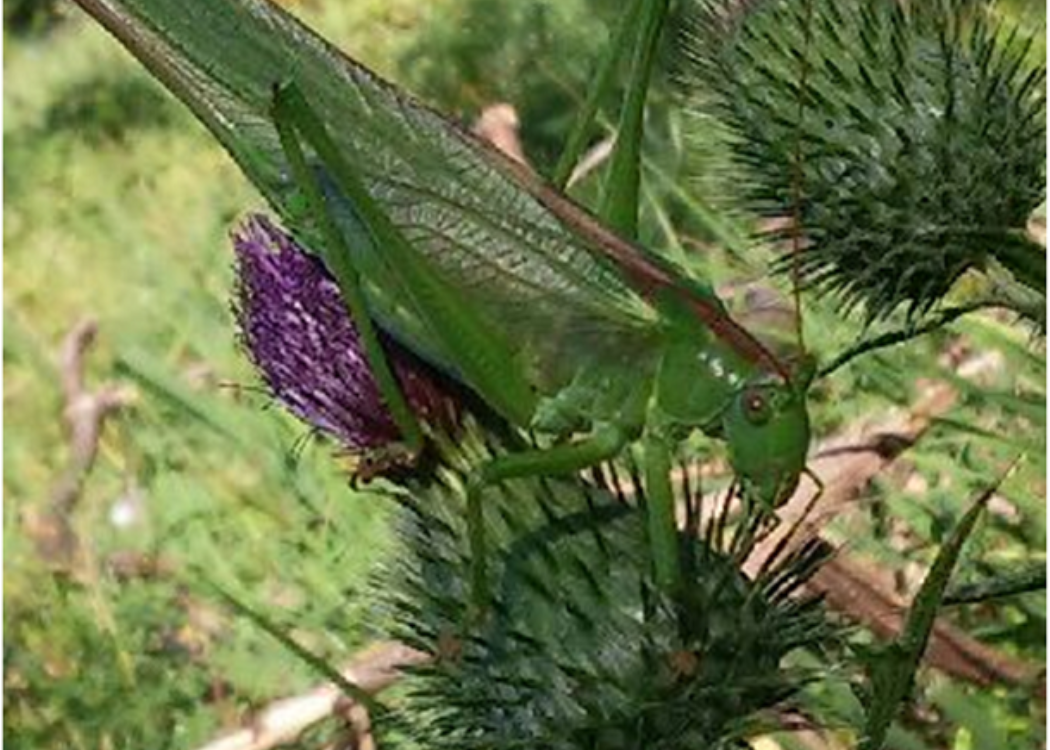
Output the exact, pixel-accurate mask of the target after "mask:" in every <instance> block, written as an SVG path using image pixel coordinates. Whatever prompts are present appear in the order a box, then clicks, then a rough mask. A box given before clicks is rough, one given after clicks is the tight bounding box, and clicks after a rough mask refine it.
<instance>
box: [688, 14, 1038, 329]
mask: <svg viewBox="0 0 1050 750" xmlns="http://www.w3.org/2000/svg"><path fill="white" fill-rule="evenodd" d="M695 7H698V8H699V9H700V10H699V11H698V12H697V14H696V23H695V25H694V26H693V30H692V33H691V34H689V35H687V36H686V45H685V46H686V49H687V51H688V57H689V59H690V63H689V65H688V66H687V70H686V71H685V75H684V76H683V78H684V79H685V80H687V81H688V84H687V89H688V92H691V93H689V94H687V95H690V96H691V98H692V99H694V100H695V101H697V102H698V103H699V104H700V105H701V106H703V107H704V108H706V109H708V112H709V113H713V114H714V115H715V116H716V118H717V119H718V120H719V121H720V122H722V123H723V124H724V125H726V126H727V127H728V129H729V132H730V141H731V150H732V152H733V155H734V157H735V158H734V167H735V169H734V174H733V184H734V186H742V188H743V191H742V192H743V196H742V197H743V198H744V199H745V203H746V204H747V205H748V206H749V207H750V208H751V209H753V210H754V211H756V212H757V213H759V214H761V215H765V216H776V217H779V218H787V219H789V221H787V222H783V221H782V222H780V226H781V227H782V229H781V231H780V232H779V233H778V236H779V237H781V238H783V237H785V236H787V237H791V236H792V235H793V234H794V233H795V232H796V231H797V232H798V233H800V234H801V236H802V239H803V241H802V243H801V244H802V250H801V252H800V254H799V257H798V258H797V259H794V258H790V259H786V260H785V261H784V262H783V263H781V268H782V269H784V270H787V269H788V268H791V267H792V265H793V264H794V263H796V262H797V263H798V266H797V271H799V276H800V277H801V280H802V281H803V282H804V283H805V284H807V285H808V286H810V287H811V288H813V289H814V290H816V291H820V292H824V293H827V294H830V295H831V296H832V297H835V298H837V299H838V300H840V301H841V302H842V303H843V304H844V305H845V306H846V307H847V308H850V307H853V306H858V307H862V308H864V309H865V310H866V313H867V316H868V317H869V319H874V318H880V317H884V316H887V315H889V314H890V313H892V312H893V311H895V310H897V309H900V308H904V309H905V310H906V311H907V312H908V313H909V314H912V315H919V314H922V313H924V312H926V311H927V310H929V309H930V308H931V307H932V306H934V305H935V304H936V303H937V302H938V301H939V300H941V299H942V298H943V297H944V296H945V295H946V294H947V293H948V291H949V290H950V288H951V287H952V285H953V284H954V282H955V281H956V280H957V279H958V278H959V277H960V275H962V274H963V273H964V272H966V271H967V270H970V269H976V270H979V271H980V270H984V269H986V268H987V267H988V264H989V261H990V260H993V259H994V260H995V261H998V263H1000V264H1001V265H1003V266H1005V267H1006V268H1008V269H1009V270H1010V271H1011V272H1012V273H1013V274H1014V276H1015V277H1016V278H1017V280H1018V281H1020V282H1022V283H1024V284H1025V285H1027V286H1029V287H1032V288H1034V289H1036V290H1037V291H1039V292H1043V291H1045V283H1046V281H1045V271H1044V268H1043V266H1044V263H1045V252H1044V251H1043V250H1042V248H1041V247H1039V246H1037V245H1036V244H1035V243H1033V242H1031V241H1029V240H1028V239H1027V238H1026V236H1025V232H1024V228H1025V225H1026V222H1027V220H1028V217H1029V215H1030V213H1031V212H1032V211H1033V209H1035V208H1036V206H1038V205H1039V203H1040V202H1041V200H1042V199H1043V195H1044V190H1045V184H1044V183H1045V163H1046V156H1045V135H1044V133H1045V119H1046V114H1045V97H1044V95H1043V82H1044V80H1045V69H1044V67H1043V66H1042V65H1040V64H1037V63H1034V62H1033V61H1032V59H1031V56H1030V55H1029V50H1030V49H1031V41H1030V40H1026V39H1025V38H1023V35H1022V34H1017V33H1008V32H1007V30H1004V29H1001V28H997V27H995V26H994V24H993V22H992V21H991V20H989V19H990V16H989V15H988V14H987V13H986V12H985V9H984V8H983V5H982V4H981V3H974V2H972V1H971V0H929V1H928V2H915V3H906V2H897V1H896V0H869V1H865V2H859V1H858V0H847V1H846V2H843V0H769V1H768V2H736V0H699V1H698V2H697V3H696V6H695ZM692 93H700V96H698V97H697V96H692ZM785 226H786V227H787V228H786V229H783V227H785Z"/></svg>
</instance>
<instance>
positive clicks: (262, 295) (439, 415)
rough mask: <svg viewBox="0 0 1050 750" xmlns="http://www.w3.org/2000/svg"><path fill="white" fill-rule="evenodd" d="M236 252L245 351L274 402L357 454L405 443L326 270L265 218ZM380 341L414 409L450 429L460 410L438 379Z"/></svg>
mask: <svg viewBox="0 0 1050 750" xmlns="http://www.w3.org/2000/svg"><path fill="white" fill-rule="evenodd" d="M233 245H234V250H235V252H236V256H237V261H236V272H237V283H236V288H235V296H234V302H233V308H234V314H235V315H236V318H237V322H238V324H239V326H240V339H241V343H242V344H243V346H244V348H245V349H246V351H247V352H248V356H249V357H250V358H251V360H252V362H253V363H254V365H255V366H256V368H257V369H258V370H259V372H260V373H261V375H262V377H263V380H264V381H265V382H266V384H267V386H268V387H269V389H270V391H271V392H272V393H273V395H274V396H276V397H277V399H278V400H280V401H281V403H283V404H284V405H285V406H286V407H287V408H288V409H289V410H290V411H291V412H292V413H293V414H295V415H296V416H297V417H299V418H300V419H302V420H303V421H304V422H307V423H308V424H310V425H312V426H314V427H316V428H317V429H319V430H322V431H324V432H326V433H328V434H329V435H331V436H333V437H334V438H336V439H337V440H338V441H339V442H340V443H342V444H343V445H344V446H345V447H347V448H349V449H351V450H367V449H372V448H379V447H381V446H385V445H388V444H390V443H392V442H395V441H396V440H398V438H399V436H400V435H399V432H398V429H397V426H396V425H395V424H394V420H393V419H392V418H391V416H390V412H389V411H388V410H387V408H386V406H385V405H384V404H383V401H382V397H381V396H380V394H379V389H378V387H377V386H376V382H375V378H374V377H373V375H372V371H371V369H370V368H369V366H368V363H367V361H366V360H365V354H364V350H363V349H362V346H361V340H360V338H359V336H358V333H357V329H356V328H355V326H354V324H353V321H352V320H351V318H350V313H349V312H348V310H347V308H346V306H345V304H344V303H343V299H342V295H341V294H340V292H339V287H338V286H337V285H336V283H335V281H334V280H333V279H332V278H331V276H329V274H328V272H327V270H326V269H325V268H324V265H323V264H322V263H321V261H320V260H318V259H317V258H316V257H314V256H313V255H310V254H309V253H308V252H306V251H305V250H303V249H302V248H301V247H300V246H299V245H297V244H296V243H295V241H294V240H293V239H292V238H291V237H289V236H288V235H286V234H285V233H284V232H282V231H281V230H280V229H278V228H277V227H275V226H274V225H273V224H272V223H271V222H270V220H269V219H267V218H266V217H264V216H260V215H255V216H251V217H249V218H248V220H247V221H245V222H244V223H243V224H242V225H241V227H240V228H239V229H238V231H237V232H235V233H234V236H233ZM380 336H381V338H383V342H382V343H383V346H384V348H385V350H386V353H387V356H388V357H389V358H390V362H391V365H392V367H393V370H394V375H395V377H396V378H397V379H398V381H399V382H400V384H401V388H402V391H403V392H404V393H405V396H406V398H407V400H408V404H409V406H410V407H411V408H412V410H413V411H414V412H415V413H416V415H417V416H419V417H420V418H422V419H423V420H426V421H430V422H438V423H443V424H445V425H446V426H447V425H448V424H449V423H450V421H451V419H452V404H451V401H450V399H449V398H448V394H447V392H446V391H444V390H443V389H442V388H441V387H440V386H439V385H438V383H437V376H436V373H434V372H433V370H431V369H430V368H429V367H428V366H427V365H426V364H425V363H423V362H422V361H420V360H419V359H418V358H417V357H415V356H413V355H412V354H411V353H410V352H408V351H407V350H405V349H404V348H402V347H400V346H398V345H397V344H396V343H395V342H393V341H392V340H390V339H389V338H388V337H387V338H384V337H383V336H382V333H381V334H380Z"/></svg>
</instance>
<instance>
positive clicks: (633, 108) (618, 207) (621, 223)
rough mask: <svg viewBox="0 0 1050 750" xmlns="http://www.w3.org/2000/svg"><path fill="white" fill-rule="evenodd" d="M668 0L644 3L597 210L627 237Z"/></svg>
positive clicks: (634, 214) (633, 221)
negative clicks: (647, 108)
mask: <svg viewBox="0 0 1050 750" xmlns="http://www.w3.org/2000/svg"><path fill="white" fill-rule="evenodd" d="M669 7H670V0H650V2H647V3H646V4H645V13H644V16H643V18H642V19H641V31H640V34H639V35H638V39H637V44H636V45H635V48H634V57H633V59H632V63H631V76H630V79H629V82H628V87H627V96H626V97H625V99H624V103H623V108H622V109H621V110H620V121H619V123H618V124H617V128H616V147H615V149H614V151H613V156H612V166H611V167H610V169H609V176H608V178H607V180H606V183H605V195H604V196H603V199H602V207H601V211H600V212H599V213H600V215H601V216H602V218H603V219H605V220H606V221H607V222H608V223H609V225H610V226H611V227H612V228H613V229H615V230H616V231H617V232H619V233H620V234H621V235H622V236H623V237H625V238H627V239H635V237H636V236H637V234H638V193H639V184H640V182H641V151H642V133H643V129H644V127H643V122H644V119H645V98H646V94H647V93H648V91H649V82H650V79H651V76H652V69H653V61H654V60H655V58H656V49H657V46H658V43H659V41H660V31H661V30H662V29H663V22H664V18H665V17H666V16H667V11H668V8H669Z"/></svg>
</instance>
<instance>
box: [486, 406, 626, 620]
mask: <svg viewBox="0 0 1050 750" xmlns="http://www.w3.org/2000/svg"><path fill="white" fill-rule="evenodd" d="M631 439H632V436H631V435H630V434H629V433H628V431H627V430H625V429H624V428H623V427H620V426H619V425H615V424H604V425H598V426H596V427H595V429H594V431H593V432H592V433H591V434H590V435H589V436H588V437H585V438H583V439H581V440H577V441H575V442H572V443H564V444H561V445H555V446H553V447H551V448H546V449H542V450H534V451H523V452H521V453H513V454H510V455H507V456H500V457H499V458H495V459H493V460H492V461H490V462H488V463H486V464H483V465H482V466H481V467H480V468H479V469H478V472H477V474H476V475H475V476H474V477H473V478H472V480H471V482H470V484H469V486H468V487H467V534H468V535H469V537H470V558H471V598H472V600H473V607H474V610H475V613H480V612H483V611H484V609H485V606H486V604H487V601H488V580H487V577H488V565H487V552H488V550H487V548H486V543H485V524H484V518H483V509H482V507H481V501H482V493H483V492H484V489H485V487H487V486H489V485H492V484H498V483H499V482H503V481H505V480H508V479H526V478H528V477H543V476H552V475H565V474H575V473H576V472H579V471H583V470H584V469H587V468H589V467H591V466H596V465H598V464H600V463H602V462H604V461H608V460H610V459H612V458H615V457H616V456H618V455H619V454H620V452H621V451H622V450H623V449H624V447H625V446H626V445H627V443H628V442H630V440H631Z"/></svg>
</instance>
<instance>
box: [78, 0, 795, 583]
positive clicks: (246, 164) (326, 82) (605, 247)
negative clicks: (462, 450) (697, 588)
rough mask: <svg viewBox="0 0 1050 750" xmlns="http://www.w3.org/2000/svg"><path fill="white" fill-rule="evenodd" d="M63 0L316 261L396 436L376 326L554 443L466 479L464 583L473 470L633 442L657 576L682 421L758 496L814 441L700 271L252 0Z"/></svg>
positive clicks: (531, 463) (780, 488)
mask: <svg viewBox="0 0 1050 750" xmlns="http://www.w3.org/2000/svg"><path fill="white" fill-rule="evenodd" d="M77 1H78V3H79V4H80V5H81V6H82V7H83V8H84V9H85V10H87V11H88V12H89V13H90V14H91V15H92V16H94V17H95V18H96V19H97V20H98V21H99V22H101V23H102V24H103V25H104V26H106V28H107V29H109V31H110V32H111V33H113V34H114V35H115V36H116V37H117V38H118V39H119V40H120V41H121V42H122V43H123V44H124V45H125V46H126V47H127V48H128V49H129V50H130V51H131V52H132V53H134V54H135V55H136V56H137V57H138V58H139V59H140V60H141V61H142V62H143V63H144V64H145V65H146V66H147V67H148V68H149V69H150V70H151V71H152V72H153V73H154V75H156V76H157V77H158V78H159V79H160V80H161V81H162V82H163V83H165V84H166V85H167V86H168V88H170V89H171V90H172V91H173V92H174V93H175V94H176V95H178V96H179V97H180V98H181V99H182V100H183V102H184V103H186V104H187V105H188V106H189V107H190V108H191V109H192V110H193V111H194V113H195V114H196V115H197V116H198V117H199V119H200V120H201V121H203V122H204V124H205V125H206V126H207V127H208V128H209V129H210V130H211V131H212V133H213V134H214V135H215V136H216V137H217V138H218V139H219V140H220V141H221V142H222V144H223V145H224V146H225V147H226V149H227V150H228V151H229V152H230V154H231V155H232V156H233V158H234V159H235V160H236V161H237V163H238V164H239V165H240V167H241V168H242V170H243V171H244V173H245V174H246V175H247V176H248V177H249V178H250V179H251V180H252V182H254V183H255V185H256V186H257V187H258V188H259V189H260V190H261V192H262V193H263V195H264V196H265V197H266V198H267V200H268V201H269V202H270V203H271V204H272V205H273V207H274V208H275V209H276V210H277V211H278V212H279V213H280V215H281V216H282V218H283V220H284V221H285V223H286V224H287V225H288V226H289V227H290V228H291V229H292V230H293V231H294V232H295V233H296V234H297V235H298V236H299V237H300V238H301V239H302V240H303V242H304V244H305V245H306V246H308V247H310V248H312V249H313V250H314V251H315V252H317V253H318V255H319V256H320V257H321V258H322V259H323V260H324V262H325V263H326V265H327V266H328V268H329V270H330V271H331V273H332V274H333V276H334V277H335V279H336V281H337V282H338V284H339V286H340V288H341V289H342V291H343V295H344V297H345V299H346V302H347V304H348V306H349V308H350V310H351V313H352V314H353V315H354V317H355V320H356V321H357V322H358V324H359V325H360V327H361V328H362V333H363V341H364V342H365V345H366V349H367V353H368V356H369V361H370V364H371V365H372V366H373V367H374V369H375V371H376V373H377V381H378V383H379V385H380V388H381V390H382V393H383V396H384V398H385V400H386V402H387V405H388V406H389V407H390V409H391V412H392V414H393V416H394V417H395V420H396V421H397V424H398V426H399V428H400V430H401V432H402V435H403V438H404V440H405V441H406V443H408V444H409V447H410V448H412V449H414V450H416V449H419V448H420V441H421V439H422V437H421V436H422V432H421V431H420V429H419V428H418V426H417V425H415V423H414V422H413V419H412V416H411V413H410V412H409V410H408V409H407V407H406V406H405V402H404V398H403V396H402V395H401V394H400V393H399V392H398V390H397V388H396V385H395V383H394V381H393V379H392V378H391V377H389V367H388V365H387V364H386V362H385V361H384V359H383V355H382V351H381V349H380V348H379V347H378V345H376V343H375V335H374V330H373V328H372V327H373V325H376V326H378V327H380V328H382V329H383V330H384V331H385V332H386V333H388V334H389V335H391V336H393V337H394V338H396V339H397V340H398V341H399V342H401V343H402V344H403V345H405V346H407V347H409V348H410V349H412V350H414V351H415V352H417V353H418V354H419V355H420V356H421V357H423V358H424V359H426V360H427V361H429V362H430V363H432V364H433V365H435V366H436V367H438V368H440V369H442V370H444V371H445V372H447V373H448V374H449V375H451V376H452V377H454V378H456V379H458V380H459V381H461V382H462V383H463V384H465V385H466V386H468V387H469V388H471V389H473V390H474V391H475V392H476V393H477V394H478V395H479V396H480V397H481V399H482V400H484V401H485V402H486V403H487V404H488V405H489V406H490V407H491V408H492V409H494V410H495V411H496V412H498V413H499V414H500V415H501V416H502V417H504V418H505V419H506V420H507V421H508V422H510V423H511V424H513V425H516V426H517V427H519V428H522V429H529V430H532V431H534V432H535V433H539V434H541V435H546V436H548V447H545V448H543V449H539V450H535V451H530V452H525V453H520V454H513V455H508V456H505V457H502V458H499V459H496V460H494V461H493V462H492V463H490V464H487V465H486V466H484V467H483V468H482V469H481V470H480V472H479V475H478V476H477V477H476V478H475V481H474V484H473V486H472V488H471V497H472V498H473V499H474V501H473V503H472V507H471V516H472V520H471V522H470V524H469V525H470V529H471V532H470V533H471V535H472V541H473V543H474V550H475V558H476V560H477V561H478V562H477V570H476V576H475V577H476V580H475V585H476V586H478V587H479V588H480V587H483V586H484V575H485V574H484V554H483V545H484V537H483V532H482V528H483V524H482V523H481V522H480V514H481V512H482V509H481V507H480V502H479V501H478V500H477V498H480V496H481V490H482V488H483V487H484V486H485V485H487V484H491V483H496V482H502V481H506V480H510V479H513V478H515V477H525V476H532V475H537V474H554V473H558V474H568V473H573V472H577V471H580V470H582V469H585V468H587V467H590V466H594V465H596V464H598V463H601V462H604V461H608V460H611V459H615V458H616V457H617V456H619V455H621V454H622V453H623V451H624V450H625V449H626V448H627V447H628V446H630V445H632V444H634V443H637V442H639V441H640V442H641V444H642V445H643V447H644V451H643V462H644V464H643V474H644V479H645V483H646V488H645V489H646V495H647V497H648V503H649V504H648V508H649V514H650V545H651V555H652V560H653V566H654V573H655V578H656V580H657V582H658V583H659V585H660V586H661V587H663V588H664V589H665V590H668V591H674V590H676V589H677V588H678V587H679V585H680V572H679V559H678V557H679V556H678V544H677V532H676V529H675V519H674V510H673V494H672V489H671V484H670V480H669V478H668V476H667V469H668V467H669V466H670V463H671V461H670V457H671V455H672V453H673V451H674V450H675V449H676V447H677V445H678V444H679V443H680V442H681V441H682V440H683V439H684V438H685V437H686V436H688V435H689V434H690V433H692V432H693V431H695V430H700V431H702V432H703V433H704V434H706V435H708V436H711V437H713V438H716V439H720V440H723V441H725V443H726V444H727V446H728V454H729V460H730V463H731V465H732V468H733V470H734V472H735V473H736V475H737V477H738V480H739V482H740V486H741V491H742V493H743V495H744V497H745V498H746V499H747V500H749V501H750V502H753V503H756V504H759V505H761V506H764V507H766V508H770V509H771V508H773V507H775V506H776V505H777V504H778V503H780V502H781V501H783V500H784V499H785V498H786V497H787V496H788V495H789V494H790V493H791V492H792V491H793V490H794V488H795V486H796V485H797V483H798V479H799V476H800V474H801V473H802V471H803V470H804V468H805V459H806V452H807V448H808V445H809V422H808V416H807V411H806V404H805V392H806V388H807V387H808V384H809V383H808V381H809V378H808V377H807V376H805V375H798V374H796V373H793V372H792V371H790V370H789V368H788V367H787V366H786V365H785V364H784V363H783V362H781V361H780V360H779V359H777V358H776V357H775V356H774V355H773V354H772V353H770V352H769V351H768V350H767V349H766V348H765V347H764V346H763V345H762V344H761V343H760V342H759V341H758V340H757V339H755V338H754V337H753V336H752V335H751V334H750V333H749V332H747V331H746V330H745V329H744V328H742V327H741V326H740V325H738V324H737V323H736V322H735V321H733V319H732V318H731V317H730V316H729V315H728V314H727V312H726V310H725V308H724V306H723V305H722V303H721V302H720V301H719V299H718V298H717V296H716V295H715V294H714V293H713V292H712V291H711V289H710V287H709V286H708V285H707V284H705V283H704V282H703V281H702V280H699V279H696V278H693V277H690V276H688V275H687V274H685V273H684V272H683V271H681V270H679V269H677V268H676V267H674V266H673V265H671V264H670V263H669V262H667V261H664V260H662V259H660V258H658V257H657V256H655V255H653V254H651V253H649V252H647V251H645V250H642V249H641V248H639V247H638V246H636V245H635V244H633V243H632V242H630V241H627V240H625V239H623V238H621V237H620V236H618V235H617V234H616V233H615V232H613V231H611V230H610V229H608V228H606V227H605V226H603V225H602V224H601V223H600V222H599V221H598V220H596V219H595V218H594V217H593V216H592V215H591V214H590V213H588V212H587V211H586V210H585V209H583V208H581V207H579V206H578V205H576V204H575V203H573V202H572V201H571V200H570V199H568V198H566V197H565V196H563V195H562V194H560V193H559V192H557V191H556V190H554V189H552V188H551V187H550V186H549V185H547V184H546V183H544V182H543V180H542V179H541V178H539V177H537V176H536V175H534V174H533V173H531V172H530V171H529V170H528V169H526V168H524V167H523V166H522V165H520V164H517V163H516V162H512V161H511V160H509V159H507V158H505V157H503V155H502V154H500V153H498V152H497V151H495V150H494V149H492V148H490V147H488V146H487V145H485V144H483V143H481V142H480V141H478V140H477V139H475V138H474V137H472V136H471V135H470V134H468V133H465V132H463V131H462V130H461V129H460V128H459V127H457V126H456V125H455V124H453V123H451V122H449V121H447V120H445V119H444V118H442V117H441V116H440V115H438V114H437V113H435V112H433V111H431V110H430V109H428V108H426V107H425V106H423V105H421V104H419V103H417V102H416V101H414V100H413V99H412V98H410V97H409V96H408V95H406V94H404V93H403V92H401V91H399V90H398V89H396V88H395V87H393V86H392V85H390V84H388V83H386V82H384V81H382V80H380V79H379V78H377V77H376V76H375V75H374V74H373V73H371V72H370V71H368V70H367V69H365V68H364V67H362V66H361V65H359V64H357V63H356V62H354V61H352V60H350V59H348V58H346V57H344V56H343V55H342V54H340V53H339V52H338V51H337V50H335V49H334V48H333V47H331V46H330V45H328V44H327V43H326V42H324V41H323V40H322V39H320V38H319V37H317V36H316V35H315V34H313V33H312V32H311V31H309V30H308V29H307V28H306V27H304V26H303V25H301V24H300V23H299V22H298V21H296V20H295V19H294V18H292V17H291V16H290V15H288V14H287V13H285V12H284V11H282V10H281V9H280V8H278V7H276V6H275V5H272V4H271V3H270V2H268V0H209V1H208V2H200V3H186V2H185V1H184V0H77ZM617 225H618V226H620V224H619V223H618V224H617ZM373 321H374V324H373Z"/></svg>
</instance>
